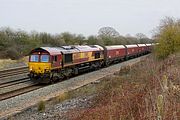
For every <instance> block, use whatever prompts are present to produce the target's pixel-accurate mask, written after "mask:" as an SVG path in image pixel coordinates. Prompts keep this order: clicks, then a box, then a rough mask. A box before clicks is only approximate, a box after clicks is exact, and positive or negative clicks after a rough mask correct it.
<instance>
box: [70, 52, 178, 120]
mask: <svg viewBox="0 0 180 120" xmlns="http://www.w3.org/2000/svg"><path fill="white" fill-rule="evenodd" d="M179 71H180V54H177V55H172V56H170V57H169V58H168V59H166V60H164V61H157V60H155V59H154V58H153V57H152V56H151V57H150V58H148V59H146V60H144V61H143V62H141V63H139V64H137V65H134V66H130V67H125V68H123V69H121V70H120V72H119V73H118V74H115V77H111V78H107V80H106V82H104V83H103V84H102V85H101V91H98V96H97V97H95V98H94V99H93V103H94V105H92V107H91V108H86V109H83V110H72V111H70V112H69V113H68V116H69V119H74V120H80V119H84V120H92V119H95V120H132V119H134V120H156V119H163V120H178V119H180V86H179V85H180V79H179V78H180V72H179Z"/></svg>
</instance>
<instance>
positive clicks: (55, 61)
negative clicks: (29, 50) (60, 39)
mask: <svg viewBox="0 0 180 120" xmlns="http://www.w3.org/2000/svg"><path fill="white" fill-rule="evenodd" d="M61 63H62V56H61V55H53V56H52V67H53V68H57V67H58V68H59V67H61Z"/></svg>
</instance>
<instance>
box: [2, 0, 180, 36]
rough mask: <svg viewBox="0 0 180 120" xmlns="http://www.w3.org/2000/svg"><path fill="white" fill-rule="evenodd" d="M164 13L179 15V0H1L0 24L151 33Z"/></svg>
mask: <svg viewBox="0 0 180 120" xmlns="http://www.w3.org/2000/svg"><path fill="white" fill-rule="evenodd" d="M165 16H173V17H175V18H179V17H180V0H0V27H10V28H13V29H22V30H25V31H28V32H30V31H32V30H36V31H38V32H49V33H53V34H55V33H61V32H66V31H68V32H71V33H76V34H83V35H85V36H89V35H96V34H97V32H98V30H99V29H100V28H101V27H104V26H111V27H113V28H115V29H116V30H117V31H118V32H119V33H120V34H121V35H126V34H131V35H135V34H136V33H144V34H146V35H147V36H149V37H151V35H152V30H153V29H154V28H155V27H156V26H157V25H158V24H159V22H160V20H161V19H162V18H164V17H165Z"/></svg>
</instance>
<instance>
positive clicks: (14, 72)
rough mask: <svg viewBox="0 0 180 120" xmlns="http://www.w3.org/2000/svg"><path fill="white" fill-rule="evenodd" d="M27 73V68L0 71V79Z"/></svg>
mask: <svg viewBox="0 0 180 120" xmlns="http://www.w3.org/2000/svg"><path fill="white" fill-rule="evenodd" d="M25 73H28V67H19V68H13V69H7V70H2V71H0V79H2V78H5V77H10V76H14V75H18V74H25Z"/></svg>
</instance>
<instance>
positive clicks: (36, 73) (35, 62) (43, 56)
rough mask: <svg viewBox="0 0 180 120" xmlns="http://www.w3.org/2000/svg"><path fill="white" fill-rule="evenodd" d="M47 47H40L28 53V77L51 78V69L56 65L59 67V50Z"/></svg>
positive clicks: (60, 58)
mask: <svg viewBox="0 0 180 120" xmlns="http://www.w3.org/2000/svg"><path fill="white" fill-rule="evenodd" d="M56 51H57V50H56V49H55V48H54V49H52V48H49V47H41V48H36V49H34V50H32V51H31V52H30V54H29V64H28V66H29V77H30V79H32V80H33V79H34V80H37V79H47V80H46V81H48V80H50V78H51V71H52V70H53V69H54V68H55V67H56V68H57V67H58V68H60V67H61V61H62V57H61V52H58V53H57V52H56Z"/></svg>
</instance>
